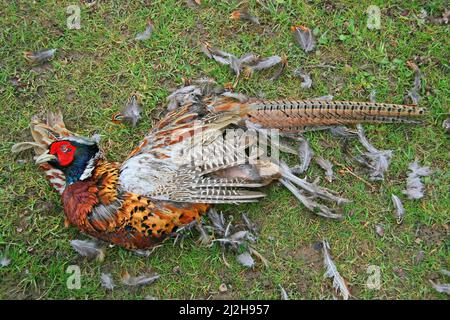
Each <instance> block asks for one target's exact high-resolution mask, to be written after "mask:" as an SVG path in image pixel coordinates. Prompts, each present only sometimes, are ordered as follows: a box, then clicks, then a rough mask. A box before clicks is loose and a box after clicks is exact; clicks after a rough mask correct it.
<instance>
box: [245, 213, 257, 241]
mask: <svg viewBox="0 0 450 320" xmlns="http://www.w3.org/2000/svg"><path fill="white" fill-rule="evenodd" d="M242 219H243V220H244V223H245V225H246V227H247V229H248V230H249V231H250V232H251V233H252V234H253V235H255V236H256V235H258V227H257V226H256V224H255V223H253V222H252V221H250V219H249V218H248V217H247V215H246V214H245V213H243V214H242Z"/></svg>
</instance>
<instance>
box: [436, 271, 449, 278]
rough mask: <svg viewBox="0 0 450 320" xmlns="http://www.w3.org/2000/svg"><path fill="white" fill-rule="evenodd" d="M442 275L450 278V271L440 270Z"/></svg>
mask: <svg viewBox="0 0 450 320" xmlns="http://www.w3.org/2000/svg"><path fill="white" fill-rule="evenodd" d="M439 272H440V273H442V274H443V275H444V276H447V277H450V271H448V270H446V269H441V270H439Z"/></svg>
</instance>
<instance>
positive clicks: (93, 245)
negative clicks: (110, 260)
mask: <svg viewBox="0 0 450 320" xmlns="http://www.w3.org/2000/svg"><path fill="white" fill-rule="evenodd" d="M70 245H71V246H72V248H73V249H74V250H75V251H76V252H78V253H79V254H80V255H81V256H83V257H87V258H89V259H97V260H98V261H103V259H104V258H105V253H104V250H103V249H101V248H99V247H98V245H97V242H94V241H88V240H71V241H70Z"/></svg>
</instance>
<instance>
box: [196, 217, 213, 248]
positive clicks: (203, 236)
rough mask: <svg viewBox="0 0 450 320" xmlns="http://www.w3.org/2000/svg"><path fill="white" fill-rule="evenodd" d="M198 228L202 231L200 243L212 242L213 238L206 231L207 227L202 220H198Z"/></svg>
mask: <svg viewBox="0 0 450 320" xmlns="http://www.w3.org/2000/svg"><path fill="white" fill-rule="evenodd" d="M195 227H196V229H197V230H198V231H199V232H200V238H199V240H200V243H201V244H203V245H206V244H210V243H211V238H210V237H209V234H208V232H206V230H205V228H203V224H202V222H201V221H197V224H196V225H195Z"/></svg>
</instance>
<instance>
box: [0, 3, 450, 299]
mask: <svg viewBox="0 0 450 320" xmlns="http://www.w3.org/2000/svg"><path fill="white" fill-rule="evenodd" d="M73 2H74V1H72V2H71V1H56V0H55V1H39V2H38V3H35V2H34V1H21V2H20V4H18V3H17V2H16V1H14V2H13V1H2V5H1V6H0V25H1V26H2V27H1V29H0V85H1V86H0V95H1V98H0V101H1V110H0V133H1V139H0V141H1V142H0V148H1V153H0V163H1V164H0V185H1V189H0V208H1V209H0V215H1V216H0V231H1V232H0V251H1V252H2V254H4V255H7V256H8V257H9V258H10V259H11V260H12V262H11V264H10V265H9V266H7V267H4V268H0V297H1V298H12V299H19V298H33V299H48V298H51V299H71V298H75V299H84V298H89V299H99V298H104V299H141V298H144V297H146V296H152V297H156V298H159V299H171V298H200V299H201V298H217V299H220V298H231V299H235V298H243V299H277V298H279V297H280V291H279V287H278V285H282V286H283V287H284V288H285V289H286V291H287V292H288V294H289V295H290V297H291V298H296V299H322V298H323V299H330V298H332V297H333V290H332V289H331V280H330V279H324V278H323V273H324V269H323V267H322V260H321V255H320V253H319V252H318V251H316V250H315V249H314V244H315V243H317V242H318V241H321V240H322V239H323V238H326V239H328V241H329V243H330V245H331V248H332V253H333V257H334V260H335V263H336V265H337V267H338V269H339V271H340V273H341V275H342V276H343V277H344V278H345V279H346V280H347V281H348V284H349V287H350V288H351V291H352V294H353V296H354V297H356V298H359V299H372V298H376V299H436V298H437V299H445V298H446V296H445V295H443V294H439V293H436V292H435V291H434V290H433V288H432V287H431V285H430V283H429V279H433V280H434V281H437V282H448V279H445V277H444V276H443V275H440V274H439V269H441V268H449V262H450V261H449V254H448V212H449V197H448V178H449V173H448V170H447V160H448V140H447V139H448V138H447V137H446V136H445V133H444V131H443V129H442V127H441V123H442V121H443V120H444V119H445V118H446V117H447V116H448V98H449V90H448V88H449V81H448V52H449V43H448V40H447V39H448V27H447V26H445V25H444V26H443V25H431V24H429V23H424V22H422V21H421V20H420V18H419V15H420V13H421V10H422V9H424V10H426V12H427V13H428V15H429V16H432V15H440V14H441V12H442V10H443V8H444V7H443V4H444V1H420V2H419V1H373V0H372V1H341V2H339V3H336V2H335V1H293V0H292V1H289V0H284V1H281V0H279V1H275V0H274V1H260V2H261V3H265V8H264V7H263V6H262V5H260V4H258V3H256V1H249V8H250V9H251V10H252V12H253V13H254V14H256V15H257V16H258V17H259V18H260V20H261V22H262V25H261V26H254V25H251V24H249V23H246V22H242V21H230V20H229V19H228V16H229V14H230V13H231V12H232V10H234V9H236V6H237V4H238V3H239V2H240V1H202V2H203V5H202V6H201V8H200V9H198V10H193V9H190V8H189V7H187V6H186V4H185V3H184V1H175V0H165V1H133V4H126V3H125V2H124V1H97V2H98V4H97V5H96V6H93V7H91V8H88V7H87V6H85V5H84V4H80V6H81V29H80V30H69V29H67V27H66V18H67V14H66V6H67V5H69V4H73ZM371 4H378V5H379V6H380V8H381V14H382V15H381V26H382V27H381V30H369V29H368V28H367V27H366V19H367V15H366V13H365V10H366V9H367V7H368V6H369V5H371ZM148 19H151V20H152V21H153V23H154V25H155V31H154V34H153V35H152V37H151V39H149V40H147V41H145V42H140V43H135V42H133V41H132V39H133V38H134V36H135V35H136V34H137V33H139V32H142V31H143V30H144V29H145V25H146V21H147V20H148ZM292 24H304V25H307V26H309V27H310V28H311V29H314V30H315V33H316V34H317V38H318V46H317V49H316V50H315V51H314V52H313V53H309V54H306V53H304V52H303V51H302V50H301V49H300V48H299V47H298V46H297V45H296V44H295V43H294V41H293V39H292V35H291V34H290V31H289V29H290V26H291V25H292ZM200 40H206V41H208V42H209V43H211V44H212V45H214V46H217V47H220V48H223V49H224V50H226V51H229V52H232V53H234V54H236V55H241V54H244V53H247V52H249V51H253V52H255V53H257V54H260V55H263V56H268V55H274V54H279V55H281V54H286V55H287V57H288V59H289V65H288V69H287V72H286V73H285V74H284V75H283V76H282V77H281V78H280V79H279V80H277V81H274V82H273V81H270V80H269V78H270V72H263V73H261V74H255V75H254V76H253V77H252V78H251V79H248V80H245V81H241V82H240V83H239V85H238V88H237V89H238V90H240V91H242V92H244V93H246V94H248V95H257V94H260V93H264V94H265V95H266V96H267V97H268V98H275V97H298V98H311V97H317V96H322V95H325V94H332V95H334V96H335V98H336V99H353V100H368V97H369V93H370V92H371V90H376V92H377V100H378V101H384V102H395V103H401V102H402V100H403V96H404V94H405V92H406V91H407V90H408V89H410V88H411V86H412V80H413V73H412V71H411V70H410V69H409V68H408V67H407V66H406V61H408V60H414V61H415V62H416V63H417V64H418V65H419V67H420V70H421V72H422V74H423V81H422V84H423V89H422V91H421V92H420V94H421V96H422V99H421V101H420V104H421V105H422V106H424V107H427V108H428V109H429V110H430V113H429V115H428V116H427V118H426V121H427V124H426V125H424V126H407V125H378V126H372V125H368V126H366V129H367V134H368V136H369V139H370V140H371V141H372V142H373V144H374V145H375V146H377V147H379V148H382V149H392V150H394V157H393V160H392V165H391V168H390V170H389V172H388V174H387V177H386V179H385V181H383V182H370V184H371V185H372V186H369V185H367V184H366V183H365V182H364V181H362V180H360V179H357V178H355V177H354V176H353V175H351V174H349V173H348V171H346V170H345V169H344V168H349V169H350V170H353V171H354V172H355V173H356V174H357V175H358V176H359V177H361V178H362V179H364V180H368V177H367V176H366V175H365V174H364V173H362V172H361V171H360V170H359V167H358V166H357V164H356V163H354V162H352V161H351V160H350V157H349V155H348V154H346V153H344V152H343V150H342V148H341V145H340V143H339V142H338V141H336V140H335V139H334V138H333V137H332V136H331V135H329V134H327V133H311V134H308V138H309V139H310V141H311V144H312V146H313V148H314V150H315V152H316V153H318V154H321V155H322V156H324V157H326V158H328V159H332V160H333V161H334V162H336V163H339V164H341V165H342V166H343V167H342V168H341V167H339V166H335V171H336V172H337V179H336V180H335V181H334V182H332V183H327V182H325V181H323V179H322V181H323V182H322V183H323V184H324V185H325V186H327V187H330V188H332V189H334V190H336V191H338V192H340V193H341V194H342V195H344V196H345V197H348V198H350V199H352V200H354V201H353V203H352V204H350V205H348V206H346V207H345V209H344V212H345V213H346V218H345V219H344V220H343V221H341V222H338V221H330V220H325V219H323V218H321V217H318V216H315V215H314V214H312V213H310V212H308V211H307V210H305V208H303V207H302V206H301V205H300V204H299V203H298V202H297V201H296V200H295V199H294V198H293V196H291V195H290V193H289V192H288V191H287V190H285V189H283V188H281V186H277V185H276V186H273V187H272V188H271V189H269V190H268V197H267V198H266V199H264V200H263V201H262V202H261V203H259V204H252V205H242V206H220V207H219V209H220V210H223V211H225V212H226V213H227V214H229V215H233V216H234V220H235V221H239V220H240V219H241V213H243V212H248V214H249V216H250V218H251V219H252V220H254V221H255V222H256V223H257V224H258V226H259V227H260V229H261V237H260V241H259V242H258V244H257V245H256V248H257V249H258V251H259V252H260V253H262V254H263V255H264V256H265V257H266V258H267V259H268V260H269V261H270V267H269V268H264V267H263V265H262V264H261V263H258V264H257V266H256V268H255V269H253V270H248V269H246V268H245V267H243V266H241V265H239V264H238V263H237V262H236V261H235V258H234V254H232V253H228V254H226V255H225V256H226V259H227V261H228V262H229V264H230V267H229V268H227V267H225V266H224V264H223V261H222V255H221V251H220V249H219V248H218V247H216V246H213V247H212V248H206V247H201V246H199V245H198V244H197V243H196V238H197V235H196V234H195V233H194V234H193V235H192V236H191V237H189V238H187V239H185V240H184V242H183V248H180V247H179V246H172V244H171V243H165V244H164V245H163V247H161V248H159V249H158V250H156V251H155V252H154V253H153V254H152V255H151V256H150V257H148V258H143V257H138V256H136V255H134V254H132V253H130V252H128V251H125V250H123V249H120V248H110V249H108V250H107V256H106V259H105V261H103V262H92V261H86V260H85V259H83V258H80V257H79V256H78V255H77V254H76V253H75V252H74V251H73V250H72V248H71V247H70V245H69V240H70V239H77V238H78V239H79V238H84V237H83V236H82V235H80V234H79V233H78V232H77V231H76V230H74V229H73V228H69V229H65V228H64V226H63V220H64V217H63V211H62V208H61V205H60V201H59V197H58V195H56V194H55V193H54V192H52V191H51V189H50V187H49V186H48V184H47V182H46V181H45V179H44V178H43V176H42V174H41V173H40V172H39V171H38V170H37V169H36V167H35V166H34V164H33V161H32V157H31V154H30V153H24V154H20V155H18V156H16V155H13V154H11V152H10V149H11V146H12V145H13V144H14V143H15V142H19V141H25V140H30V133H29V130H28V126H29V122H30V118H31V117H32V116H33V115H36V114H37V115H41V116H42V115H43V114H45V112H46V111H47V110H55V109H56V108H60V109H62V111H63V113H64V116H65V120H66V123H67V125H68V126H69V128H71V129H72V130H74V131H76V132H78V133H81V134H86V135H88V134H89V135H91V134H93V133H99V134H101V136H102V142H101V145H102V148H103V149H104V150H105V151H106V154H107V157H108V158H109V159H111V160H117V161H120V160H121V159H123V157H124V156H125V155H126V154H127V153H128V152H129V151H130V150H131V149H132V148H133V146H134V145H135V144H136V143H138V142H139V140H140V139H141V138H142V136H143V135H144V134H145V133H146V132H147V131H148V130H149V129H150V128H151V127H152V124H153V123H154V122H155V121H156V119H157V117H158V115H159V113H160V112H161V111H162V110H163V108H164V105H165V97H166V96H167V94H168V92H169V91H170V90H171V89H173V88H175V87H177V86H178V85H180V84H181V82H182V81H181V80H182V78H183V77H187V78H197V77H200V76H209V77H213V78H215V79H216V80H217V81H218V82H219V83H227V82H231V81H233V79H234V77H233V75H232V74H231V72H230V71H229V70H228V68H227V67H225V66H221V65H219V64H217V63H216V62H214V61H212V60H208V59H207V58H206V57H205V56H204V55H203V54H202V53H201V52H200V50H199V47H198V41H200ZM44 48H57V49H58V51H57V54H56V57H55V59H54V60H53V61H52V62H51V63H50V65H51V69H50V70H40V69H39V68H33V67H30V66H29V65H28V64H27V63H26V61H25V59H24V58H23V57H22V53H23V51H28V50H31V51H34V50H40V49H44ZM321 65H322V66H321ZM323 65H330V66H332V67H331V68H330V67H323ZM298 67H302V68H303V69H304V70H307V71H308V72H310V73H311V75H312V78H313V81H314V85H313V87H312V88H311V89H308V90H304V89H301V88H300V80H299V79H297V78H295V77H294V75H293V70H294V69H296V68H298ZM14 77H18V78H20V82H21V83H22V84H23V87H17V86H14V85H13V83H12V82H11V79H12V78H14ZM133 92H138V93H140V94H141V95H142V101H143V105H144V106H145V110H144V118H143V121H142V122H141V123H140V124H139V125H138V126H137V127H136V128H129V127H124V126H117V125H115V124H113V123H112V122H111V121H110V116H111V115H112V114H113V113H114V112H116V111H118V110H119V109H120V108H121V107H122V105H123V103H124V102H125V101H126V99H127V98H128V97H129V96H130V95H131V94H132V93H133ZM358 149H359V150H360V149H361V147H360V146H359V145H357V144H356V143H352V144H351V145H350V151H351V152H352V153H356V152H357V150H358ZM414 159H418V160H419V161H420V162H421V163H422V164H424V165H429V166H431V167H432V169H433V170H434V174H433V175H432V176H431V177H430V178H427V179H425V182H426V196H425V198H423V199H422V200H419V201H408V200H406V199H405V198H404V197H403V196H402V197H401V198H402V199H404V205H405V208H406V212H407V214H406V218H405V220H404V222H403V224H402V225H397V224H396V222H395V218H394V216H393V206H392V203H391V200H390V196H391V193H396V194H397V195H401V190H403V188H404V187H405V178H406V174H407V167H408V164H409V163H410V162H411V161H413V160H414ZM289 161H291V163H294V162H295V161H296V160H295V159H289ZM322 174H323V173H322V172H321V171H320V169H318V168H317V167H316V165H312V167H311V168H310V170H309V171H308V174H307V176H308V177H309V178H310V179H314V178H315V177H316V176H318V175H319V176H322ZM378 224H380V225H382V226H384V229H385V235H384V237H379V236H378V235H377V234H376V233H375V226H376V225H378ZM421 255H423V258H422V259H421V258H420V256H421ZM69 265H78V266H80V268H81V273H82V279H81V283H82V286H81V289H79V290H69V289H68V288H67V286H66V280H67V278H68V276H69V275H68V274H67V273H66V272H65V271H66V268H67V267H68V266H69ZM369 265H375V266H378V267H380V270H381V287H380V289H379V290H373V289H369V288H368V287H367V286H366V281H367V279H368V276H369V274H367V273H366V270H367V268H368V266H369ZM177 266H179V267H180V270H181V273H176V272H173V271H172V270H173V268H174V267H177ZM124 270H128V271H129V272H130V273H132V274H141V273H144V272H157V273H159V274H160V275H161V278H160V279H159V280H158V281H157V282H156V283H155V284H152V285H149V286H145V287H142V288H137V289H131V290H130V289H129V288H125V287H123V286H121V285H119V286H118V287H116V289H115V290H114V291H112V292H109V291H106V290H105V289H103V288H102V287H101V286H100V279H99V278H100V274H101V273H102V272H110V273H112V275H113V277H114V278H115V279H116V282H118V281H117V280H118V279H119V277H120V274H121V272H122V271H124ZM221 283H225V284H227V286H228V291H227V292H226V293H223V294H219V293H218V288H219V286H220V284H221Z"/></svg>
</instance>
